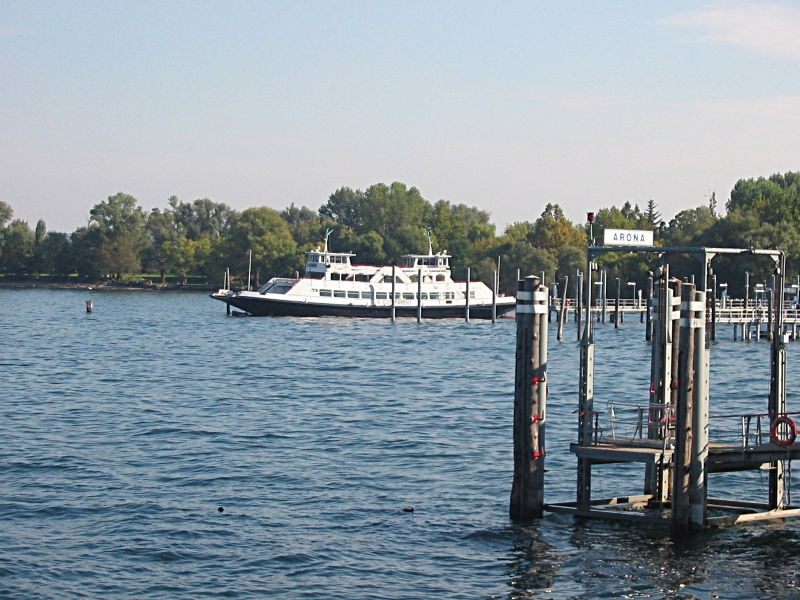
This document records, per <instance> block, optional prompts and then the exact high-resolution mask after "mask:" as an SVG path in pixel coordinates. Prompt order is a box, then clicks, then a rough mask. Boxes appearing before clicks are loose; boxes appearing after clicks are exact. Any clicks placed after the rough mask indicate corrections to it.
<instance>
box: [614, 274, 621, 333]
mask: <svg viewBox="0 0 800 600" xmlns="http://www.w3.org/2000/svg"><path fill="white" fill-rule="evenodd" d="M620 285H621V283H620V280H619V277H617V297H616V299H615V300H614V329H619V292H620Z"/></svg>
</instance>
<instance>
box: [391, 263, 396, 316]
mask: <svg viewBox="0 0 800 600" xmlns="http://www.w3.org/2000/svg"><path fill="white" fill-rule="evenodd" d="M396 281H397V265H392V323H394V322H395V316H396V314H395V312H396V311H395V305H396V302H395V298H394V296H395V293H394V289H395V282H396Z"/></svg>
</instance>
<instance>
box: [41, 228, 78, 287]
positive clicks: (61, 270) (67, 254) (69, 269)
mask: <svg viewBox="0 0 800 600" xmlns="http://www.w3.org/2000/svg"><path fill="white" fill-rule="evenodd" d="M39 249H40V261H41V262H40V267H39V271H40V272H42V273H49V274H51V275H57V276H59V277H66V276H67V275H69V274H70V273H73V272H74V271H75V266H74V258H73V254H72V243H71V242H70V239H69V236H68V235H67V234H66V233H59V232H54V231H49V232H48V233H47V235H46V236H45V238H44V239H43V240H42V243H41V245H40V247H39Z"/></svg>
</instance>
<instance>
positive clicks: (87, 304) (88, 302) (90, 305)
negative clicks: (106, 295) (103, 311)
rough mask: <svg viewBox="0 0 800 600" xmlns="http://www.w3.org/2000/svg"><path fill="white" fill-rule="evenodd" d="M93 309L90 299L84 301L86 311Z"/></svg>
mask: <svg viewBox="0 0 800 600" xmlns="http://www.w3.org/2000/svg"><path fill="white" fill-rule="evenodd" d="M93 310H94V303H93V302H92V301H91V300H87V301H86V312H87V313H90V312H92V311H93Z"/></svg>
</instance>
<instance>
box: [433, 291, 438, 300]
mask: <svg viewBox="0 0 800 600" xmlns="http://www.w3.org/2000/svg"><path fill="white" fill-rule="evenodd" d="M438 299H439V292H431V300H438Z"/></svg>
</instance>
